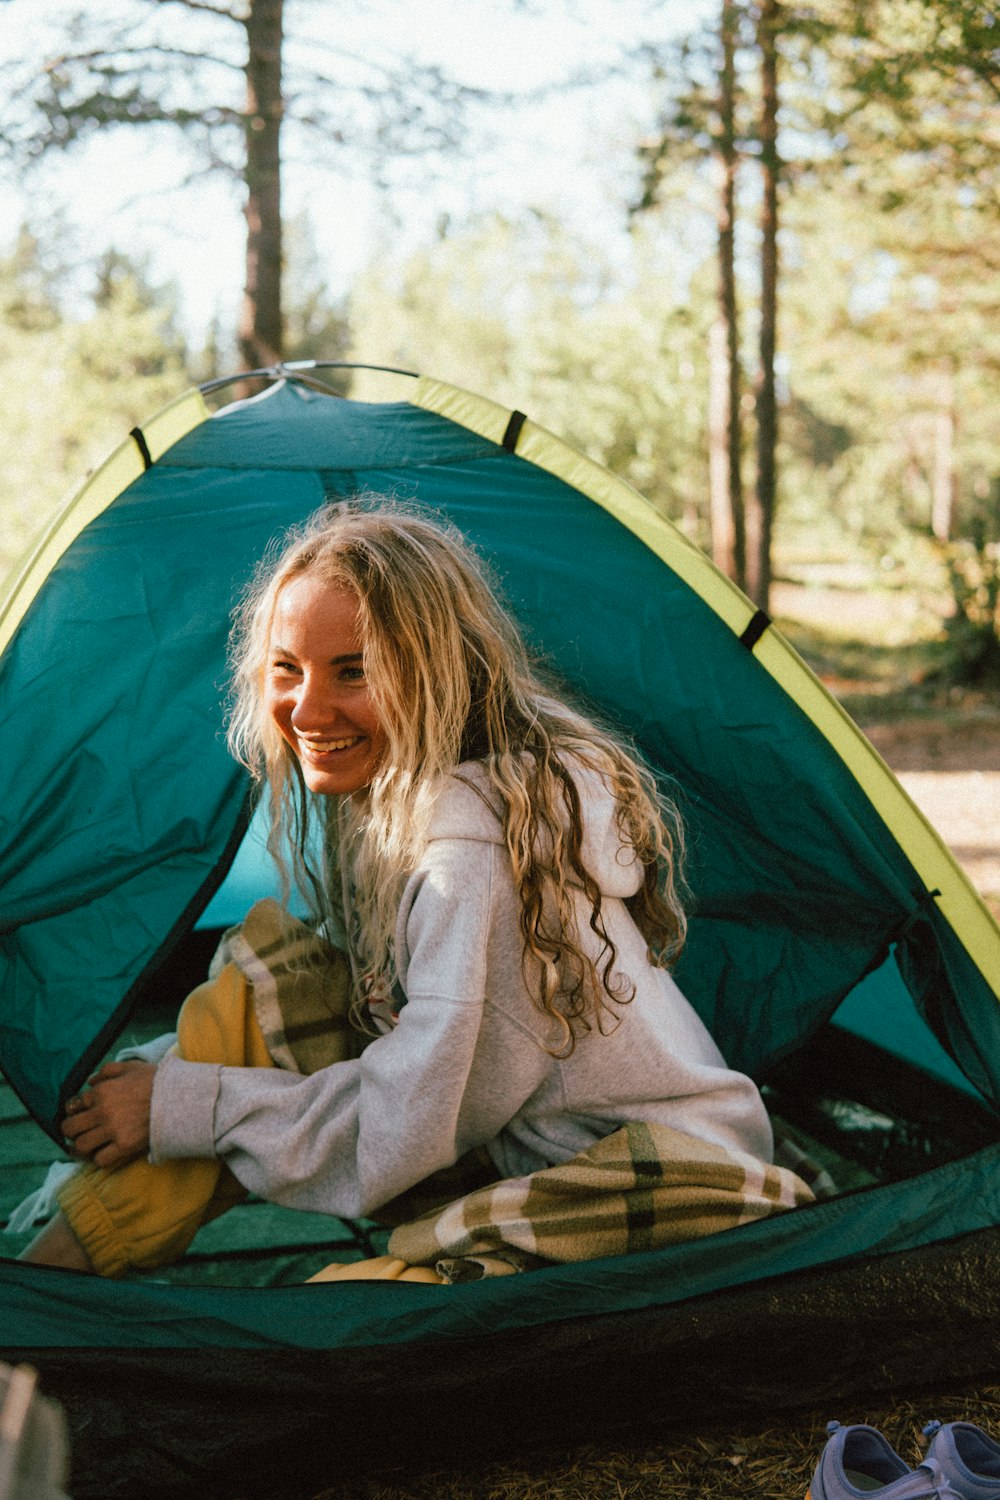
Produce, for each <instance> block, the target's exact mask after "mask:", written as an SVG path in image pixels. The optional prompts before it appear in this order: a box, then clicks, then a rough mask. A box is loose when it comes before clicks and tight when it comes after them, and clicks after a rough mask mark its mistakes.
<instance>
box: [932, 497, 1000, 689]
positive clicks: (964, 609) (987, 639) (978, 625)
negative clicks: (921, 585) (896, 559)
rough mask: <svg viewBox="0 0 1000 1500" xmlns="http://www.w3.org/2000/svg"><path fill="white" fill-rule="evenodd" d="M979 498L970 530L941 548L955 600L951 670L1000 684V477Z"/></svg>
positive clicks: (949, 628)
mask: <svg viewBox="0 0 1000 1500" xmlns="http://www.w3.org/2000/svg"><path fill="white" fill-rule="evenodd" d="M979 500H980V503H979V504H978V505H976V506H975V507H974V508H973V510H972V514H971V516H970V517H969V518H968V519H967V521H966V527H965V531H966V534H965V536H964V537H962V538H961V539H960V540H958V541H954V542H951V543H949V544H947V545H946V546H945V547H944V548H943V549H942V551H943V556H944V562H945V566H946V568H947V571H948V581H949V584H950V586H951V594H952V598H953V600H954V604H955V610H954V614H953V615H952V616H951V617H950V619H949V620H948V622H947V625H946V635H947V639H948V643H949V646H950V648H951V659H950V662H949V665H948V675H949V677H950V679H951V680H952V681H956V682H961V683H964V684H969V685H973V686H982V685H984V684H994V685H1000V480H997V481H995V482H994V484H993V486H992V487H991V490H990V491H984V493H983V494H982V495H981V496H980V497H979Z"/></svg>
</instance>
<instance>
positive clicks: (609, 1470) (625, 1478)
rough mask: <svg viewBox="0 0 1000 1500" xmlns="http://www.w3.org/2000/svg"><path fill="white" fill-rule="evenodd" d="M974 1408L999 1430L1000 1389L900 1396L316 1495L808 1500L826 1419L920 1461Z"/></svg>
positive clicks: (354, 1499) (367, 1499) (327, 1499)
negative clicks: (881, 1438) (936, 1428)
mask: <svg viewBox="0 0 1000 1500" xmlns="http://www.w3.org/2000/svg"><path fill="white" fill-rule="evenodd" d="M835 1405H836V1403H834V1407H835ZM970 1411H971V1412H973V1413H974V1416H975V1419H977V1420H979V1422H980V1424H981V1425H983V1426H985V1427H986V1429H987V1431H991V1432H992V1433H993V1434H994V1435H996V1434H1000V1387H989V1388H986V1389H982V1388H980V1389H978V1390H973V1389H970V1390H968V1391H966V1392H960V1393H958V1394H956V1395H953V1396H947V1397H935V1398H933V1399H930V1398H928V1399H927V1400H923V1399H918V1400H912V1399H902V1400H899V1401H896V1402H893V1403H892V1404H891V1405H888V1404H884V1405H876V1406H873V1407H872V1408H870V1409H867V1410H865V1411H863V1412H856V1411H851V1412H845V1411H837V1410H835V1409H831V1408H830V1407H828V1406H827V1407H824V1408H823V1409H822V1410H819V1409H809V1410H803V1411H801V1412H798V1413H793V1414H791V1415H789V1416H787V1417H785V1418H783V1419H782V1420H781V1421H774V1420H771V1421H765V1422H753V1421H748V1422H746V1423H744V1424H741V1425H740V1426H738V1427H733V1426H732V1424H727V1425H716V1424H712V1423H711V1422H706V1423H705V1424H704V1426H703V1427H702V1428H701V1429H700V1430H699V1431H698V1432H697V1433H696V1434H692V1433H690V1432H687V1431H683V1430H680V1429H678V1430H677V1431H675V1432H673V1433H671V1432H665V1433H664V1434H663V1435H662V1436H660V1437H657V1438H656V1439H652V1440H650V1441H648V1442H645V1443H641V1444H625V1445H622V1446H617V1445H614V1446H605V1445H600V1444H589V1445H587V1446H586V1447H584V1448H578V1449H575V1450H573V1451H570V1452H560V1451H559V1450H557V1449H553V1450H549V1451H547V1452H546V1453H540V1454H537V1455H535V1456H534V1457H532V1458H528V1459H525V1460H522V1461H521V1462H520V1463H518V1464H517V1465H516V1466H515V1465H511V1464H507V1463H489V1464H486V1465H483V1466H477V1468H476V1469H475V1471H473V1470H472V1469H471V1468H470V1469H466V1470H458V1469H456V1470H446V1469H435V1470H429V1471H427V1472H425V1473H423V1474H419V1475H409V1476H407V1477H405V1478H404V1477H402V1476H400V1477H398V1478H394V1477H392V1476H389V1475H385V1476H382V1477H381V1478H373V1479H368V1480H360V1481H359V1480H354V1481H352V1482H351V1483H350V1484H349V1485H347V1486H335V1487H333V1488H330V1489H325V1490H321V1491H320V1492H319V1493H318V1494H317V1495H316V1496H315V1500H801V1497H803V1496H804V1495H805V1493H806V1488H807V1486H808V1484H809V1481H810V1478H811V1476H812V1471H813V1468H814V1467H815V1464H816V1460H817V1458H818V1456H819V1453H820V1450H821V1449H822V1447H823V1444H824V1442H825V1441H826V1437H827V1432H826V1424H827V1422H828V1420H841V1421H843V1422H845V1423H846V1422H851V1421H868V1422H871V1423H872V1424H873V1425H875V1426H877V1427H880V1428H881V1429H882V1431H883V1432H884V1433H885V1435H886V1436H887V1437H888V1439H889V1441H890V1442H891V1443H892V1445H893V1447H895V1449H896V1451H897V1452H898V1453H899V1454H900V1456H901V1457H902V1458H904V1459H905V1460H906V1462H907V1463H909V1464H911V1465H913V1466H915V1465H916V1464H917V1463H918V1462H919V1460H920V1457H921V1455H922V1453H923V1449H924V1445H925V1442H926V1439H925V1438H923V1436H922V1429H923V1427H924V1425H925V1423H927V1422H928V1421H930V1420H931V1419H932V1418H935V1417H936V1418H937V1419H938V1420H939V1421H941V1422H948V1421H955V1420H959V1419H965V1418H967V1417H968V1416H969V1414H970Z"/></svg>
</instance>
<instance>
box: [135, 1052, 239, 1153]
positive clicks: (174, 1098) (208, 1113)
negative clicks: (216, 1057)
mask: <svg viewBox="0 0 1000 1500" xmlns="http://www.w3.org/2000/svg"><path fill="white" fill-rule="evenodd" d="M221 1072H222V1069H221V1067H220V1066H219V1064H218V1063H191V1062H184V1060H183V1059H182V1058H180V1057H177V1056H176V1055H174V1054H172V1053H168V1054H167V1056H166V1057H165V1058H164V1059H163V1061H162V1062H161V1063H160V1064H159V1065H158V1067H157V1069H156V1077H155V1079H154V1080H153V1102H152V1108H151V1110H150V1116H149V1160H150V1161H151V1162H154V1163H158V1162H162V1161H173V1160H176V1159H177V1158H179V1157H201V1158H205V1157H209V1158H211V1157H214V1156H215V1154H216V1151H215V1102H216V1100H217V1099H218V1097H219V1083H220V1074H221Z"/></svg>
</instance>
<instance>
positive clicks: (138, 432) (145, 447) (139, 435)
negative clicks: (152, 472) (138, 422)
mask: <svg viewBox="0 0 1000 1500" xmlns="http://www.w3.org/2000/svg"><path fill="white" fill-rule="evenodd" d="M129 437H130V438H134V440H135V446H136V447H137V448H138V450H139V452H140V454H141V455H142V465H143V468H145V469H151V468H152V467H153V455H152V454H151V453H150V451H149V444H148V443H147V442H146V437H145V434H144V433H143V430H142V428H141V427H133V428H132V431H131V432H130V433H129Z"/></svg>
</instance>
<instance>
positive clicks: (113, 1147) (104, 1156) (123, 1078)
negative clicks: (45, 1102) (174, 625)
mask: <svg viewBox="0 0 1000 1500" xmlns="http://www.w3.org/2000/svg"><path fill="white" fill-rule="evenodd" d="M155 1076H156V1068H155V1067H154V1066H153V1065H152V1063H144V1062H140V1061H139V1060H138V1059H134V1060H132V1061H131V1062H113V1063H106V1064H105V1066H104V1067H103V1068H100V1069H99V1070H98V1072H96V1073H95V1074H94V1075H93V1077H92V1078H90V1079H89V1080H88V1087H87V1088H86V1089H84V1090H82V1091H81V1092H80V1093H79V1094H76V1095H75V1096H74V1097H73V1098H72V1099H70V1100H69V1102H68V1103H67V1105H66V1114H65V1116H64V1118H63V1121H62V1130H63V1135H64V1136H65V1137H66V1146H67V1150H68V1151H69V1152H70V1153H71V1155H73V1156H78V1157H81V1158H82V1159H83V1160H84V1161H92V1162H93V1163H94V1165H95V1166H98V1167H121V1166H124V1164H125V1162H127V1161H132V1160H133V1159H134V1158H135V1157H137V1156H145V1155H146V1153H147V1151H148V1150H149V1112H150V1106H151V1104H152V1099H153V1079H154V1078H155Z"/></svg>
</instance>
